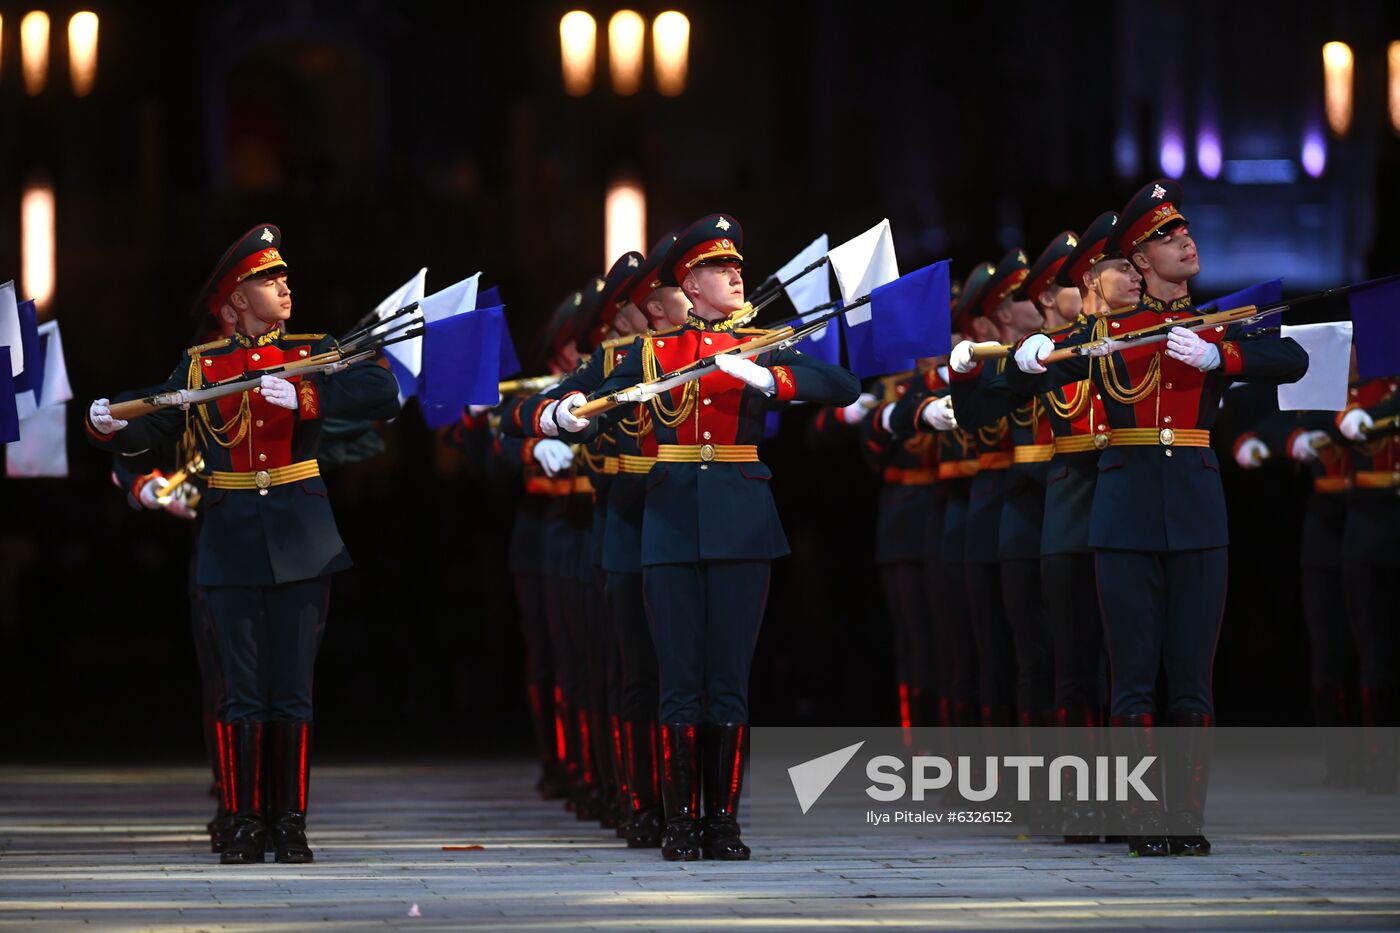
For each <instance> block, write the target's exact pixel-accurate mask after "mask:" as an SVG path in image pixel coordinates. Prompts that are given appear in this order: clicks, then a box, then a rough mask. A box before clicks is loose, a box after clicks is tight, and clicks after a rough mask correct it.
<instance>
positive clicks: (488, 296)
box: [476, 285, 520, 379]
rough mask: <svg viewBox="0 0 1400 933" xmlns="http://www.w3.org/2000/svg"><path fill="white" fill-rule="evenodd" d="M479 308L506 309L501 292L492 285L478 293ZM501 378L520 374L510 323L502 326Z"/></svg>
mask: <svg viewBox="0 0 1400 933" xmlns="http://www.w3.org/2000/svg"><path fill="white" fill-rule="evenodd" d="M476 306H477V308H495V307H501V308H504V307H505V302H503V301H501V290H500V289H499V288H498V287H496V286H495V285H492V286H491V287H490V288H488V289H486V290H485V291H481V292H478V293H477V296H476ZM500 372H501V378H502V379H509V378H510V377H511V376H514V375H515V374H516V373H518V372H520V356H519V355H518V354H517V353H516V352H515V341H514V340H512V339H511V338H510V322H508V321H507V322H504V323H502V325H501V370H500Z"/></svg>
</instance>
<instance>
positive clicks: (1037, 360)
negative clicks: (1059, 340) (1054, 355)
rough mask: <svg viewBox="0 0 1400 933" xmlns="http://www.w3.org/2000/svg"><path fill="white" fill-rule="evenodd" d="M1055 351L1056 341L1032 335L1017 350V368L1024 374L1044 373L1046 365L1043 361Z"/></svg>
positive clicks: (1041, 335) (1040, 335)
mask: <svg viewBox="0 0 1400 933" xmlns="http://www.w3.org/2000/svg"><path fill="white" fill-rule="evenodd" d="M1054 349H1055V341H1053V340H1051V339H1050V338H1049V337H1047V336H1045V335H1044V334H1031V335H1030V336H1029V337H1027V338H1026V339H1025V340H1023V341H1021V345H1020V346H1019V347H1017V348H1016V368H1017V369H1019V370H1020V371H1021V372H1023V373H1043V372H1045V364H1044V363H1042V362H1041V360H1043V359H1045V358H1046V357H1047V356H1049V355H1050V351H1051V350H1054Z"/></svg>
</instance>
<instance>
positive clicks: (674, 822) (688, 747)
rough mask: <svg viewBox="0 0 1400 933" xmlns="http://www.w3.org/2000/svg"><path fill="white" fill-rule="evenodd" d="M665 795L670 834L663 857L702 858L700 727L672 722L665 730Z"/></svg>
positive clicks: (663, 846) (671, 859) (670, 859)
mask: <svg viewBox="0 0 1400 933" xmlns="http://www.w3.org/2000/svg"><path fill="white" fill-rule="evenodd" d="M661 745H662V749H663V751H662V759H661V760H662V783H661V795H662V799H663V800H664V801H665V806H666V834H665V836H664V837H663V838H662V840H661V857H662V858H664V859H665V860H666V861H668V862H679V861H686V862H693V861H695V860H696V859H698V858H700V727H699V726H698V725H696V724H695V723H693V722H668V723H666V724H664V725H663V726H662V727H661Z"/></svg>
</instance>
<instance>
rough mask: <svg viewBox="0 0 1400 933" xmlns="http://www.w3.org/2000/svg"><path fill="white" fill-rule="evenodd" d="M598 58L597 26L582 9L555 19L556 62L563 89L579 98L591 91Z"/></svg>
mask: <svg viewBox="0 0 1400 933" xmlns="http://www.w3.org/2000/svg"><path fill="white" fill-rule="evenodd" d="M597 58H598V24H597V23H596V22H594V20H593V17H591V16H589V15H588V14H587V13H585V12H583V11H582V10H574V11H573V12H571V13H565V14H564V16H563V17H562V18H561V19H560V20H559V59H560V62H561V63H562V66H563V70H564V90H565V91H566V92H568V93H569V94H571V95H573V96H574V97H582V96H583V95H584V94H587V93H588V92H589V91H591V90H593V69H594V63H595V62H596V61H597Z"/></svg>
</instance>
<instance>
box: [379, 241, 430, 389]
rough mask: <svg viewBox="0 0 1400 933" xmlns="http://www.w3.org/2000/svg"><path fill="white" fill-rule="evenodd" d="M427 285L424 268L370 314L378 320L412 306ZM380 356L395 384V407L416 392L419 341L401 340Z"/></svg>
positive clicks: (420, 296) (419, 351)
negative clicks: (386, 359)
mask: <svg viewBox="0 0 1400 933" xmlns="http://www.w3.org/2000/svg"><path fill="white" fill-rule="evenodd" d="M427 284H428V268H427V266H424V267H423V268H422V269H419V270H418V274H417V275H415V276H414V277H413V278H411V279H409V280H408V281H407V282H405V283H403V284H402V285H400V286H399V287H398V288H396V289H394V291H393V292H391V293H390V294H389V295H388V296H387V297H385V299H384V300H383V301H381V302H380V303H379V304H377V305H375V306H374V314H375V317H377V318H378V319H379V320H381V321H382V320H384V319H385V318H387V317H388V316H389V315H391V314H393V313H394V312H395V311H397V310H399V309H400V308H402V307H405V306H407V305H411V304H413V302H415V301H418V300H420V299H421V298H422V297H423V292H424V291H425V290H426V288H427ZM384 354H385V356H387V357H388V358H389V370H390V372H392V373H393V374H394V378H395V379H397V380H398V383H399V404H400V405H402V404H403V403H404V402H405V401H407V400H408V398H409V397H410V396H412V395H415V394H416V393H417V392H418V372H419V371H420V370H421V369H422V368H423V341H422V338H418V339H415V340H405V341H403V342H402V343H396V344H394V345H393V346H389V347H385V348H384Z"/></svg>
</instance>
